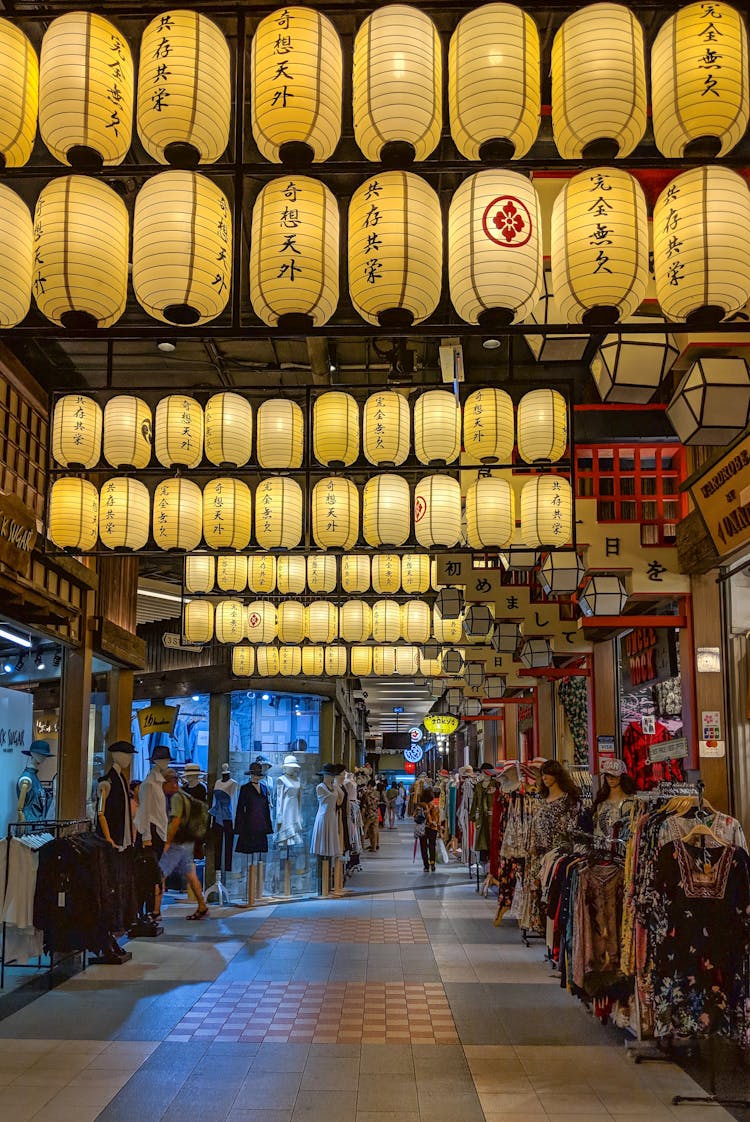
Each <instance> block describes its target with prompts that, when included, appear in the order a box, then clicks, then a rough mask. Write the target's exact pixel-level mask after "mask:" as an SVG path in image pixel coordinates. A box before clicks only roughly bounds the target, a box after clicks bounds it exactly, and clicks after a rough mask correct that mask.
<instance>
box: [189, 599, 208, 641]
mask: <svg viewBox="0 0 750 1122" xmlns="http://www.w3.org/2000/svg"><path fill="white" fill-rule="evenodd" d="M182 636H183V639H184V640H185V642H186V643H198V644H200V645H201V646H202V645H203V644H205V643H210V642H211V640H212V639H213V637H214V606H213V604H212V603H211V601H210V600H189V601H188V602H187V603H186V604H185V605H184V606H183V609H182Z"/></svg>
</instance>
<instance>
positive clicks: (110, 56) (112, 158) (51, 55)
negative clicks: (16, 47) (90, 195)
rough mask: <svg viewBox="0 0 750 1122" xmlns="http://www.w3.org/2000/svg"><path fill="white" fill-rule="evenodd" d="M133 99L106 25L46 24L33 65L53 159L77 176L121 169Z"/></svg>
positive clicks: (126, 65) (84, 19) (125, 64)
mask: <svg viewBox="0 0 750 1122" xmlns="http://www.w3.org/2000/svg"><path fill="white" fill-rule="evenodd" d="M133 95H134V83H133V57H132V55H131V53H130V47H129V46H128V44H127V40H126V39H125V37H124V35H122V33H121V32H120V31H118V30H117V28H116V27H115V26H114V25H113V24H111V23H110V22H109V20H106V19H104V17H103V16H100V15H96V14H95V13H94V12H66V13H65V14H64V15H61V16H58V17H57V19H54V20H52V22H51V23H50V25H49V27H48V28H47V30H46V31H45V33H44V38H43V39H42V51H41V57H40V60H39V132H40V135H41V137H42V140H43V141H44V143H45V144H46V146H47V148H48V149H49V150H50V152H51V153H52V155H53V156H54V157H55V159H56V160H59V161H60V163H62V164H71V165H72V166H73V167H75V168H79V169H81V170H82V171H95V170H97V169H98V168H100V167H101V166H102V164H121V163H122V161H123V160H124V159H125V156H126V155H127V153H128V150H129V148H130V139H131V136H132V132H133V101H134V96H133ZM103 232H106V227H105V228H104V230H103Z"/></svg>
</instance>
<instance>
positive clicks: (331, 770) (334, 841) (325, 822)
mask: <svg viewBox="0 0 750 1122" xmlns="http://www.w3.org/2000/svg"><path fill="white" fill-rule="evenodd" d="M341 771H343V768H340V765H338V764H323V772H322V776H323V777H322V782H320V783H319V784H318V786H317V787H316V788H315V794H316V795H317V796H318V812H317V814H316V815H315V822H314V824H313V829H312V837H311V839H310V852H311V853H313V854H315V855H316V856H318V857H341V855H342V852H343V851H342V848H341V837H340V834H339V816H338V808H339V806H340V805H341V803H342V802H343V801H344V791H343V788H342V787H341V786H340V785H339V780H338V777H339V774H340V772H341Z"/></svg>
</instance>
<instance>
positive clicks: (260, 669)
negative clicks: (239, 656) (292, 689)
mask: <svg viewBox="0 0 750 1122" xmlns="http://www.w3.org/2000/svg"><path fill="white" fill-rule="evenodd" d="M255 672H256V674H257V675H258V677H259V678H275V677H276V675H277V674H278V673H279V648H278V647H258V648H257V650H256V652H255Z"/></svg>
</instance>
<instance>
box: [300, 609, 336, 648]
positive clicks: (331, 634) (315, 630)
mask: <svg viewBox="0 0 750 1122" xmlns="http://www.w3.org/2000/svg"><path fill="white" fill-rule="evenodd" d="M338 633H339V610H338V608H337V607H336V605H335V604H332V603H331V602H330V601H329V600H313V602H312V604H310V606H309V607H308V608H306V609H305V634H306V635H307V638H308V639H309V640H310V642H311V643H332V642H333V640H334V639H336V638H337V636H338Z"/></svg>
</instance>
